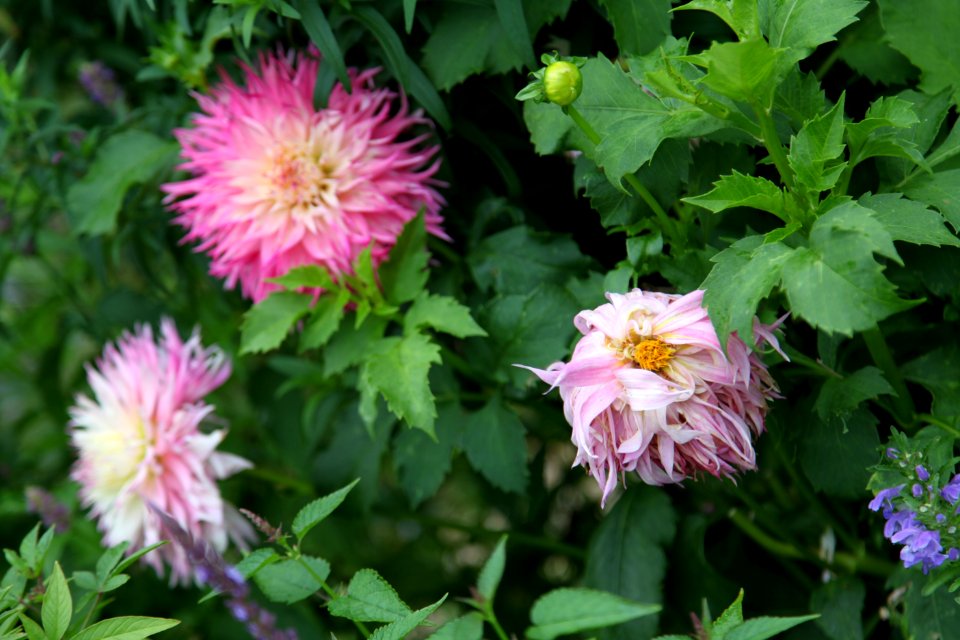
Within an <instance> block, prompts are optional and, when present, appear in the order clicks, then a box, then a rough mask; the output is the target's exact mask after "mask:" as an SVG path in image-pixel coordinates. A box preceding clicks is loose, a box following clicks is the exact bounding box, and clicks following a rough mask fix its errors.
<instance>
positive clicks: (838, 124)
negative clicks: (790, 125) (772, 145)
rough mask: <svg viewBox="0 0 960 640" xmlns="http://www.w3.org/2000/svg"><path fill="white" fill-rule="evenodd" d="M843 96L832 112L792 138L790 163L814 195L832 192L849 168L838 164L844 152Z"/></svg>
mask: <svg viewBox="0 0 960 640" xmlns="http://www.w3.org/2000/svg"><path fill="white" fill-rule="evenodd" d="M844 97H845V96H844V95H841V96H840V100H839V101H838V102H837V104H835V105H834V106H833V108H832V109H831V110H830V111H828V112H827V113H825V114H823V115H822V116H818V117H816V118H814V119H813V120H810V121H809V122H807V123H806V124H805V125H804V126H803V128H802V129H800V132H799V133H798V134H797V135H796V136H791V138H790V152H789V153H788V154H787V160H788V162H789V163H790V168H792V169H793V171H794V173H795V174H796V176H797V180H799V181H800V182H801V183H802V184H803V185H805V186H806V187H807V188H809V189H812V190H813V191H826V190H827V189H830V188H832V187H833V186H834V185H835V184H836V183H837V179H838V178H839V177H840V173H841V172H842V171H843V168H844V167H845V166H846V163H845V162H839V161H838V159H839V158H840V156H841V154H842V153H843V149H844V147H845V145H844V143H843V131H844V128H843V105H844Z"/></svg>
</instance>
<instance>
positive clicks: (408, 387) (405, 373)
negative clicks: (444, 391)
mask: <svg viewBox="0 0 960 640" xmlns="http://www.w3.org/2000/svg"><path fill="white" fill-rule="evenodd" d="M439 362H440V347H439V346H437V344H436V343H434V342H433V341H432V340H430V338H428V337H427V336H425V335H423V334H422V333H413V334H407V335H404V336H403V337H402V338H397V337H390V338H383V339H382V340H381V341H380V343H379V344H378V345H377V346H376V348H375V349H374V350H373V352H372V353H371V354H370V355H369V356H368V357H367V361H366V362H365V363H364V365H363V372H362V374H361V375H363V376H365V377H367V379H368V380H369V382H370V383H371V384H372V385H373V386H374V387H375V388H376V389H377V390H379V391H380V393H382V394H383V397H384V398H385V399H386V401H387V406H388V407H389V408H390V410H391V411H392V412H393V413H394V415H396V416H397V417H398V418H401V419H403V420H405V421H406V422H407V424H409V425H410V426H411V427H415V428H417V429H423V430H424V431H426V432H427V433H428V434H430V435H431V436H432V435H433V423H434V421H435V420H436V417H437V409H436V406H435V404H434V399H433V392H432V391H430V381H429V380H428V377H427V376H428V375H429V373H430V367H431V366H432V365H434V364H438V363H439Z"/></svg>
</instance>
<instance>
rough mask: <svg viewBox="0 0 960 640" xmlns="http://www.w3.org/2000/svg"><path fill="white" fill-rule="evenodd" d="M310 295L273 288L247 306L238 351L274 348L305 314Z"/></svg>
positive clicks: (307, 309)
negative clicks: (261, 298)
mask: <svg viewBox="0 0 960 640" xmlns="http://www.w3.org/2000/svg"><path fill="white" fill-rule="evenodd" d="M312 304H313V296H310V295H306V294H301V293H296V292H293V291H276V292H274V293H271V294H270V296H268V297H267V298H266V299H264V300H261V301H260V302H258V303H257V304H256V305H254V306H253V307H251V308H250V310H249V311H247V313H246V314H244V316H243V326H242V327H241V337H240V353H241V354H244V353H259V352H261V351H269V350H270V349H276V348H277V347H279V346H280V344H281V343H282V342H283V339H284V338H285V337H286V336H287V333H289V332H290V329H291V328H292V327H293V325H294V323H295V322H296V321H297V320H299V319H300V318H301V317H303V316H304V315H306V313H307V311H309V310H310V305H312Z"/></svg>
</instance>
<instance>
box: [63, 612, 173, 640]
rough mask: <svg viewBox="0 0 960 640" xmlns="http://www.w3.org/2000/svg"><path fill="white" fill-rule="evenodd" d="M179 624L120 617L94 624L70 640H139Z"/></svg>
mask: <svg viewBox="0 0 960 640" xmlns="http://www.w3.org/2000/svg"><path fill="white" fill-rule="evenodd" d="M178 624H180V621H179V620H171V619H169V618H148V617H146V616H120V617H118V618H108V619H106V620H101V621H100V622H97V623H94V624H92V625H90V626H89V627H87V628H86V629H84V630H83V631H81V632H80V633H78V634H77V635H75V636H73V637H71V638H70V640H141V639H142V638H149V637H150V636H152V635H154V634H157V633H160V632H161V631H166V630H167V629H171V628H173V627H175V626H177V625H178Z"/></svg>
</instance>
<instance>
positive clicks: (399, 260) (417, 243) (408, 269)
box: [380, 211, 429, 304]
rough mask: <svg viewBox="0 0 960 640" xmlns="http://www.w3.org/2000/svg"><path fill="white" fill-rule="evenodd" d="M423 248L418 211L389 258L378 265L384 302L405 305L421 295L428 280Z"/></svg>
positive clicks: (424, 233) (424, 240) (424, 239)
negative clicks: (385, 300) (404, 303)
mask: <svg viewBox="0 0 960 640" xmlns="http://www.w3.org/2000/svg"><path fill="white" fill-rule="evenodd" d="M426 246H427V229H426V227H425V226H424V218H423V211H421V212H420V213H419V214H417V217H415V218H413V219H412V220H410V221H409V222H408V223H407V224H406V225H405V226H404V227H403V231H402V232H401V233H400V236H399V237H397V242H396V244H394V245H393V248H392V249H391V250H390V256H389V257H388V258H387V260H386V261H385V262H384V263H383V264H382V265H380V282H382V283H383V291H384V294H385V297H386V299H387V300H388V301H390V302H392V303H393V304H401V303H403V302H409V301H410V300H413V299H414V298H416V297H417V295H418V294H419V293H420V292H421V291H423V288H424V287H425V286H426V284H427V278H428V277H429V272H427V270H426V269H427V260H428V258H429V257H428V255H427V251H426Z"/></svg>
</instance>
